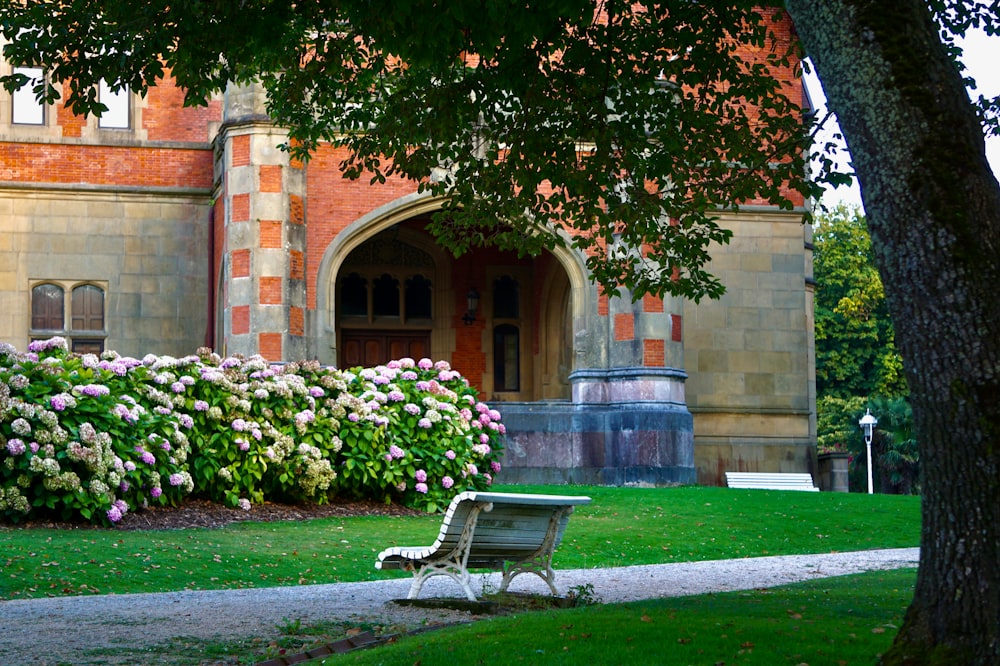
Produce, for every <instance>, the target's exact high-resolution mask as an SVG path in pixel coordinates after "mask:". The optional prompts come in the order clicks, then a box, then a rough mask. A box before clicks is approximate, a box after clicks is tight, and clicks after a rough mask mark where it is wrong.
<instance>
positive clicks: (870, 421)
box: [858, 409, 878, 495]
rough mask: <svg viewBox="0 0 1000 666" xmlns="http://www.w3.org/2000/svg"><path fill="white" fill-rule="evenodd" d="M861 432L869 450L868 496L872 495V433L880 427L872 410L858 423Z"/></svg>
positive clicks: (867, 410)
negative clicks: (876, 427)
mask: <svg viewBox="0 0 1000 666" xmlns="http://www.w3.org/2000/svg"><path fill="white" fill-rule="evenodd" d="M858 425H859V426H861V430H863V431H864V433H865V447H866V448H867V449H868V494H869V495H871V494H872V432H874V430H875V426H876V425H878V419H877V418H875V417H874V416H872V410H870V409H866V410H865V415H864V416H862V417H861V420H860V421H858Z"/></svg>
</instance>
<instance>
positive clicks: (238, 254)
mask: <svg viewBox="0 0 1000 666" xmlns="http://www.w3.org/2000/svg"><path fill="white" fill-rule="evenodd" d="M232 262H233V265H232V276H233V277H234V278H242V277H250V250H246V249H243V250H233V257H232Z"/></svg>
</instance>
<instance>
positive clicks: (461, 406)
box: [337, 358, 505, 511]
mask: <svg viewBox="0 0 1000 666" xmlns="http://www.w3.org/2000/svg"><path fill="white" fill-rule="evenodd" d="M344 376H345V378H346V379H347V380H348V384H347V388H348V391H349V392H350V393H351V394H352V395H357V396H359V397H360V399H361V401H362V402H363V403H364V404H365V405H366V406H367V407H368V408H369V409H370V410H371V416H370V418H371V419H372V420H373V421H374V422H375V423H376V424H378V425H379V426H380V427H381V430H380V431H379V432H378V433H377V434H376V433H371V432H370V431H367V430H355V429H354V428H353V427H352V424H353V423H355V422H356V420H355V419H353V418H351V416H350V415H348V419H347V422H348V425H346V426H345V428H344V430H343V431H342V433H341V438H342V439H343V441H344V444H345V446H344V449H343V451H342V452H341V457H342V460H343V462H342V467H341V474H340V478H339V479H338V483H337V487H338V489H339V490H340V491H341V492H343V493H344V494H349V495H356V496H371V495H372V493H373V492H375V493H377V495H379V496H381V497H382V498H384V499H386V500H389V499H391V498H393V497H398V498H400V499H401V501H402V502H403V503H404V504H406V505H408V506H416V507H420V508H423V509H426V510H427V511H437V510H439V509H442V508H445V507H446V506H447V505H448V502H450V501H451V498H452V497H454V496H455V495H456V494H457V493H458V492H459V491H461V490H465V489H478V490H482V489H484V488H486V487H487V486H489V485H490V484H491V483H492V482H493V475H494V474H496V473H497V472H499V471H500V463H499V454H500V448H499V442H500V440H501V437H502V436H503V435H504V433H505V429H504V426H503V424H502V423H501V422H500V413H499V412H497V411H496V410H494V409H490V408H489V407H488V406H487V405H486V404H484V403H482V402H478V401H477V400H476V390H475V389H473V388H471V387H470V386H469V383H468V381H467V380H466V379H465V378H464V377H462V376H461V375H460V374H459V373H458V372H456V371H454V370H452V369H451V368H450V367H449V366H448V364H447V363H445V362H444V361H438V362H437V363H433V362H431V361H430V360H429V359H421V360H420V361H414V360H413V359H409V358H404V359H400V360H398V361H391V362H389V363H388V364H386V365H384V366H379V367H376V368H366V369H360V370H355V371H353V372H350V373H345V375H344Z"/></svg>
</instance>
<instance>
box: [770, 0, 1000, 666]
mask: <svg viewBox="0 0 1000 666" xmlns="http://www.w3.org/2000/svg"><path fill="white" fill-rule="evenodd" d="M786 7H787V9H788V11H789V13H790V14H791V16H792V19H793V21H794V23H795V26H796V30H797V32H798V34H799V36H800V38H801V40H802V43H803V45H804V47H805V49H806V52H807V53H808V55H809V56H810V57H811V58H812V60H813V63H814V64H815V66H816V70H817V72H818V74H819V76H820V79H821V81H822V82H823V87H824V90H825V92H826V94H827V98H828V101H829V105H830V108H831V109H832V110H833V111H834V112H836V114H837V117H838V119H839V122H840V126H841V129H842V130H843V133H844V135H845V137H846V139H847V142H848V147H849V148H850V152H851V156H852V158H853V164H854V168H855V172H856V174H857V177H858V180H859V181H860V184H861V192H862V198H863V201H864V204H865V210H866V213H867V219H868V224H869V228H870V231H871V237H872V244H873V248H874V251H875V260H876V265H877V266H878V268H879V271H880V273H881V275H882V280H883V282H884V283H885V290H886V295H887V298H888V301H889V307H890V311H891V313H892V316H893V321H894V323H895V327H896V340H897V343H898V345H899V348H900V352H901V354H902V356H903V360H904V365H905V369H906V376H907V380H908V382H909V386H910V390H911V401H912V405H913V415H914V424H915V427H916V431H917V437H918V439H919V442H920V457H921V472H922V474H923V476H922V481H923V485H922V490H923V493H922V508H923V525H922V531H921V548H920V570H919V573H918V575H917V586H916V593H915V595H914V599H913V603H912V605H911V606H910V608H909V609H908V611H907V613H906V617H905V620H904V622H903V626H902V628H901V629H900V631H899V634H898V635H897V636H896V639H895V642H894V643H893V646H892V649H891V650H890V651H889V652H888V653H887V654H886V655H885V656H884V658H883V662H884V663H891V664H897V663H906V664H909V663H913V664H923V663H927V664H930V663H934V664H944V663H948V664H951V663H955V664H983V665H986V664H997V663H1000V470H998V462H1000V297H998V295H997V294H998V289H1000V269H998V264H1000V187H998V185H997V181H996V178H995V177H994V176H993V174H992V172H991V171H990V168H989V165H988V163H987V161H986V155H985V145H984V140H983V132H982V128H981V126H980V123H979V119H978V116H977V115H976V112H975V109H974V107H973V106H972V105H971V104H970V102H969V98H968V96H967V93H966V91H965V89H964V86H963V83H962V80H961V76H960V73H959V70H958V68H957V66H956V65H955V64H954V62H953V61H952V60H951V59H950V58H949V56H948V54H947V52H946V50H945V47H944V45H943V44H942V42H941V41H940V38H939V36H938V31H937V27H936V25H935V24H934V21H933V18H932V16H931V14H930V13H929V11H928V9H927V5H926V3H925V1H924V0H898V1H896V2H880V1H873V0H868V1H863V0H829V1H824V2H813V1H812V0H787V2H786Z"/></svg>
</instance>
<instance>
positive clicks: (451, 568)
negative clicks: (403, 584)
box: [407, 502, 493, 601]
mask: <svg viewBox="0 0 1000 666" xmlns="http://www.w3.org/2000/svg"><path fill="white" fill-rule="evenodd" d="M492 509H493V505H492V504H490V503H488V502H482V503H477V504H476V506H475V508H473V509H472V511H471V512H469V516H468V518H466V520H465V526H464V527H463V528H462V536H461V537H460V538H459V540H458V543H457V544H456V545H455V548H454V549H453V550H452V551H451V552H450V553H448V554H447V555H446V556H445V557H442V558H438V559H435V560H433V561H430V562H424V563H423V564H421V565H420V567H419V568H417V569H415V570H414V572H413V583H412V584H411V585H410V592H409V594H408V595H407V598H408V599H416V598H417V596H418V595H419V594H420V589H421V588H422V587H423V586H424V581H426V580H427V579H428V578H430V577H432V576H448V577H450V578H451V579H452V580H454V581H455V582H456V583H458V584H459V585H461V586H462V589H463V590H464V591H465V596H466V597H467V598H468V599H469V601H476V594H475V592H473V591H472V585H471V583H472V574H470V573H469V569H468V568H467V566H466V565H467V564H468V562H469V549H470V547H471V545H472V536H473V534H475V531H476V522H477V521H478V520H479V514H480V513H481V512H482V511H491V510H492Z"/></svg>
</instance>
